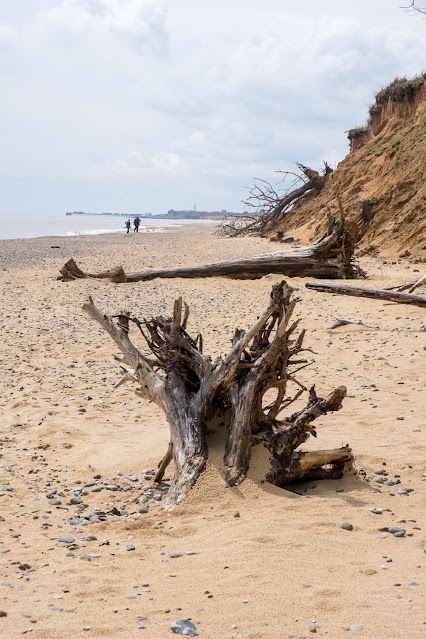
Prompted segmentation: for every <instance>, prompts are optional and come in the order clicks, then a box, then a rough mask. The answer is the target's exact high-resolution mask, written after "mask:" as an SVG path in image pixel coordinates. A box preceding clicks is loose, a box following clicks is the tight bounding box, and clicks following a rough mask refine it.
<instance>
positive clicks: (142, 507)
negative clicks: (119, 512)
mask: <svg viewBox="0 0 426 639" xmlns="http://www.w3.org/2000/svg"><path fill="white" fill-rule="evenodd" d="M148 511H149V506H147V505H145V504H141V505H140V506H139V508H138V512H139V513H141V514H143V513H147V512H148Z"/></svg>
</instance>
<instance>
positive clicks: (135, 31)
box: [36, 0, 167, 55]
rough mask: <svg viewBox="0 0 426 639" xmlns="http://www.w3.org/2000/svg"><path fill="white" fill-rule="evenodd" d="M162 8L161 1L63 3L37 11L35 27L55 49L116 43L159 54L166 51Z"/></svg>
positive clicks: (79, 0)
mask: <svg viewBox="0 0 426 639" xmlns="http://www.w3.org/2000/svg"><path fill="white" fill-rule="evenodd" d="M166 8H167V4H166V2H165V0H63V1H62V2H61V3H60V4H58V5H57V6H53V7H52V8H50V9H48V10H45V11H43V12H41V13H40V15H39V17H38V21H37V24H36V26H37V28H38V30H39V33H40V36H41V37H42V38H47V39H49V38H50V39H51V40H52V42H54V43H55V45H56V46H63V47H70V46H73V45H77V46H79V45H80V44H81V41H82V40H83V41H84V42H86V43H89V44H90V42H91V41H93V43H94V44H95V45H98V44H100V43H102V44H103V45H104V46H108V45H109V46H112V45H113V44H114V43H116V42H117V41H119V42H121V43H122V44H123V45H124V46H125V47H129V48H131V49H133V50H134V51H135V52H136V53H144V54H149V55H159V54H163V53H164V52H165V51H166V49H167V35H166V32H165V17H166Z"/></svg>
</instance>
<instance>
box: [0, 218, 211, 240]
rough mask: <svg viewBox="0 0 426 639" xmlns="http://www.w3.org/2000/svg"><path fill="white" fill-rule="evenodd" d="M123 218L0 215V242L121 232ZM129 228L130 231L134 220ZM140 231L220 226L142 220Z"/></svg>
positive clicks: (151, 219)
mask: <svg viewBox="0 0 426 639" xmlns="http://www.w3.org/2000/svg"><path fill="white" fill-rule="evenodd" d="M127 219H128V218H126V217H106V216H105V217H100V216H85V215H65V214H64V215H0V240H13V239H19V238H30V237H45V236H53V237H73V236H77V235H100V234H101V233H120V232H121V233H123V232H125V228H124V223H125V221H126V220H127ZM130 219H131V221H132V229H131V232H133V220H132V218H130ZM140 219H141V225H140V227H139V230H140V231H143V230H146V229H156V228H159V227H167V226H175V225H178V226H181V225H185V224H219V222H218V221H217V220H181V219H161V218H160V219H156V218H152V217H147V218H143V217H141V218H140Z"/></svg>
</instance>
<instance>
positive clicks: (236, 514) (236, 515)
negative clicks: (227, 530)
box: [234, 510, 240, 519]
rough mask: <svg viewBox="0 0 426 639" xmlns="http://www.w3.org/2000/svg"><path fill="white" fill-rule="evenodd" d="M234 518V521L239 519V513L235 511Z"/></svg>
mask: <svg viewBox="0 0 426 639" xmlns="http://www.w3.org/2000/svg"><path fill="white" fill-rule="evenodd" d="M234 517H235V518H236V519H238V517H240V513H239V512H238V510H237V512H236V513H235V515H234Z"/></svg>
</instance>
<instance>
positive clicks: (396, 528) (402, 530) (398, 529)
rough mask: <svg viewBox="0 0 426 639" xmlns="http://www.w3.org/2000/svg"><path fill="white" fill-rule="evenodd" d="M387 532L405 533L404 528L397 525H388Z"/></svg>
mask: <svg viewBox="0 0 426 639" xmlns="http://www.w3.org/2000/svg"><path fill="white" fill-rule="evenodd" d="M388 532H390V533H392V535H394V534H395V533H399V532H403V533H405V528H399V526H390V527H389V528H388Z"/></svg>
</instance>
